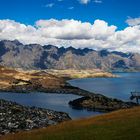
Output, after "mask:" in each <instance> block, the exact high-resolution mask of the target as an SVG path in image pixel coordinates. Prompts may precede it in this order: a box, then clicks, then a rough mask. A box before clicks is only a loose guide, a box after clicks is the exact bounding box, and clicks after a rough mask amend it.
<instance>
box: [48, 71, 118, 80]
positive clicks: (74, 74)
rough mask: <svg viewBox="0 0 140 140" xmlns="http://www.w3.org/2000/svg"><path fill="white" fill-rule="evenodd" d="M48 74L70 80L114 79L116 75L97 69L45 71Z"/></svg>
mask: <svg viewBox="0 0 140 140" xmlns="http://www.w3.org/2000/svg"><path fill="white" fill-rule="evenodd" d="M47 72H48V73H50V74H52V75H55V76H58V77H67V78H70V79H75V78H89V77H90V78H94V77H116V75H113V74H111V73H109V72H104V71H101V70H98V69H92V70H74V69H68V70H47Z"/></svg>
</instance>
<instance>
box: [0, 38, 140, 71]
mask: <svg viewBox="0 0 140 140" xmlns="http://www.w3.org/2000/svg"><path fill="white" fill-rule="evenodd" d="M0 65H4V66H8V67H14V68H23V69H102V70H117V71H118V70H119V71H122V70H140V54H139V53H122V52H116V51H114V52H109V51H107V50H101V51H95V50H92V49H88V48H85V49H75V48H73V47H69V48H64V47H61V48H58V47H56V46H52V45H46V46H41V45H38V44H29V45H23V44H22V43H20V42H19V41H17V40H14V41H8V40H3V41H0Z"/></svg>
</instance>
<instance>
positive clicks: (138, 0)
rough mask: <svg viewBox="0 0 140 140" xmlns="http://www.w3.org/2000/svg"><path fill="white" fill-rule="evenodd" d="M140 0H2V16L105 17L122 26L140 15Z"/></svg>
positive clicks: (30, 20)
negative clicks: (129, 19)
mask: <svg viewBox="0 0 140 140" xmlns="http://www.w3.org/2000/svg"><path fill="white" fill-rule="evenodd" d="M139 7H140V0H96V1H94V0H91V1H90V2H89V3H87V4H82V3H80V2H79V1H78V0H62V1H59V0H0V19H12V20H16V21H19V22H22V23H25V24H34V22H35V21H37V20H39V19H50V18H55V19H75V20H81V21H86V22H91V23H93V22H94V20H96V19H101V20H105V21H107V22H108V23H109V25H112V24H113V25H116V26H117V27H118V29H123V28H125V27H126V26H127V24H126V23H125V20H126V19H127V18H128V17H132V18H135V17H139V16H140V8H139Z"/></svg>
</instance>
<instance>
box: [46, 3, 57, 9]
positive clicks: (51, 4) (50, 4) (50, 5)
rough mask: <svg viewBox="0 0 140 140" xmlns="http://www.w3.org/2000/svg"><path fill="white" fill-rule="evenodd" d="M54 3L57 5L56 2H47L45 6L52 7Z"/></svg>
mask: <svg viewBox="0 0 140 140" xmlns="http://www.w3.org/2000/svg"><path fill="white" fill-rule="evenodd" d="M54 5H55V4H54V3H49V4H46V5H45V7H49V8H52V7H53V6H54Z"/></svg>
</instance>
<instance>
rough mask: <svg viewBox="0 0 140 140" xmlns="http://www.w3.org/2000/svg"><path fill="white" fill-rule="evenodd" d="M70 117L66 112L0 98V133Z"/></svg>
mask: <svg viewBox="0 0 140 140" xmlns="http://www.w3.org/2000/svg"><path fill="white" fill-rule="evenodd" d="M70 119H71V118H70V117H69V116H68V114H67V113H63V112H57V111H53V110H49V109H42V108H36V107H25V106H22V105H19V104H17V103H14V102H10V101H5V100H2V99H0V135H4V134H8V133H15V132H19V131H23V130H31V129H35V128H43V127H47V126H49V125H54V124H57V123H60V122H63V121H68V120H70Z"/></svg>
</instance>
